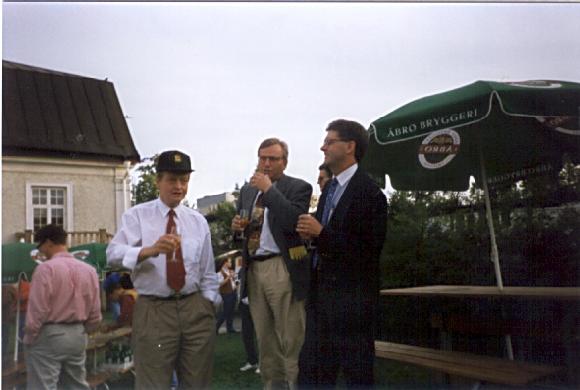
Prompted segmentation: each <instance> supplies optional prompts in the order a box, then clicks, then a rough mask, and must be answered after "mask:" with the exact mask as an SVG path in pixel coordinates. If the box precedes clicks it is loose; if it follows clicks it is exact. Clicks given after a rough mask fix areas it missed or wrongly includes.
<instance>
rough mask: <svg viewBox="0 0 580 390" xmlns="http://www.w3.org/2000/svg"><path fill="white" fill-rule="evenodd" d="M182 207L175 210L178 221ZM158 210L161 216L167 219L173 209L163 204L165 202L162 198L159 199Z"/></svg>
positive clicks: (179, 206)
mask: <svg viewBox="0 0 580 390" xmlns="http://www.w3.org/2000/svg"><path fill="white" fill-rule="evenodd" d="M181 207H182V206H181V205H178V206H177V207H175V208H174V209H173V210H174V211H175V215H176V216H177V219H179V216H180V213H181ZM157 209H158V210H159V212H160V213H161V215H163V216H164V217H166V216H167V213H169V210H171V207H169V206H167V205H166V204H165V203H163V201H162V200H161V199H160V198H157Z"/></svg>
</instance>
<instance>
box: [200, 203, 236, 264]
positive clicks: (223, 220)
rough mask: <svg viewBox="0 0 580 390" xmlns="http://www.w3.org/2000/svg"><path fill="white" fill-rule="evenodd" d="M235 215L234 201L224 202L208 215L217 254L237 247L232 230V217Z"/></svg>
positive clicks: (213, 244)
mask: <svg viewBox="0 0 580 390" xmlns="http://www.w3.org/2000/svg"><path fill="white" fill-rule="evenodd" d="M235 215H236V208H235V206H234V205H233V204H232V203H229V202H223V203H220V204H219V205H218V206H217V208H216V209H215V210H213V211H212V212H211V213H209V214H208V215H207V217H206V218H207V220H208V222H209V227H210V231H211V242H212V246H213V252H214V255H216V256H218V255H220V254H222V253H224V252H227V251H229V250H232V249H236V244H235V243H234V240H233V234H232V230H231V225H232V219H233V218H234V216H235Z"/></svg>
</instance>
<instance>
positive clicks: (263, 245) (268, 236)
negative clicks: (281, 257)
mask: <svg viewBox="0 0 580 390" xmlns="http://www.w3.org/2000/svg"><path fill="white" fill-rule="evenodd" d="M272 185H276V183H274V184H272ZM261 193H262V191H258V195H256V199H254V207H256V200H258V196H260V194H261ZM269 212H270V210H268V208H267V207H264V223H263V224H262V232H261V233H260V247H259V248H258V249H256V254H257V255H265V254H269V253H280V252H281V251H280V248H278V244H276V241H275V240H274V236H273V235H272V230H270V224H269V223H268V213H269Z"/></svg>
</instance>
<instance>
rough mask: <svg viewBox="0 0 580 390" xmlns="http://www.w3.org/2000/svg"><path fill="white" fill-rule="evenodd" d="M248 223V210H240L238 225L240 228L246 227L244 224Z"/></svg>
mask: <svg viewBox="0 0 580 390" xmlns="http://www.w3.org/2000/svg"><path fill="white" fill-rule="evenodd" d="M249 223H250V211H249V210H246V209H242V210H240V226H241V227H242V229H244V230H245V229H246V226H248V224H249ZM240 238H241V239H245V238H246V237H245V236H244V232H243V231H242V232H241V234H240Z"/></svg>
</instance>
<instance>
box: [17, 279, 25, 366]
mask: <svg viewBox="0 0 580 390" xmlns="http://www.w3.org/2000/svg"><path fill="white" fill-rule="evenodd" d="M22 279H27V277H26V274H25V273H24V272H21V273H20V274H19V275H18V284H17V285H16V330H15V331H14V363H17V362H18V344H20V339H19V336H20V332H19V330H20V282H22Z"/></svg>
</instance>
